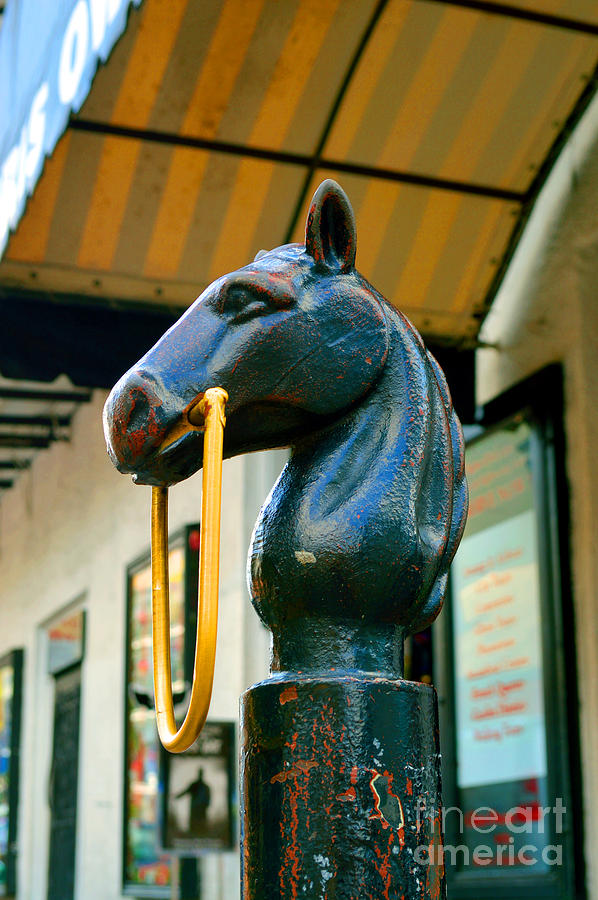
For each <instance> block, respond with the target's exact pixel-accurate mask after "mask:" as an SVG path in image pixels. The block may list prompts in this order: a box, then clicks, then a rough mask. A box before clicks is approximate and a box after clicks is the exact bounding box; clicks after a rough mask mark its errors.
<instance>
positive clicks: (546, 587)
mask: <svg viewBox="0 0 598 900" xmlns="http://www.w3.org/2000/svg"><path fill="white" fill-rule="evenodd" d="M469 432H470V434H469V437H470V440H469V441H468V443H467V451H466V472H467V480H468V484H469V491H470V498H469V517H468V521H467V526H466V528H465V532H464V535H463V540H462V542H461V545H460V547H459V549H458V551H457V553H456V555H455V559H454V561H453V564H452V567H451V574H450V591H449V595H448V598H447V604H446V610H445V611H444V612H443V614H442V616H440V617H439V620H438V622H437V623H436V624H435V625H434V629H435V630H434V648H435V658H434V662H435V681H436V684H437V686H438V689H439V699H440V718H441V723H440V724H441V750H442V756H443V800H444V810H443V825H444V832H445V843H444V858H443V861H444V864H445V867H446V870H447V878H448V885H449V894H450V896H451V897H452V898H453V900H484V898H488V900H499V898H509V900H523V898H527V897H530V896H535V897H536V896H537V897H544V898H555V900H556V898H558V900H573V898H574V897H576V896H577V894H576V888H575V880H576V878H577V877H580V878H581V874H580V873H581V863H580V859H579V854H578V851H577V847H578V846H582V844H583V840H582V835H581V832H580V822H581V821H582V816H581V814H580V809H581V792H580V790H579V782H578V780H577V781H576V770H577V769H578V768H579V766H578V763H577V764H576V760H578V759H579V747H578V739H577V734H578V723H577V720H576V707H577V703H576V690H577V687H576V678H575V646H574V642H573V634H574V632H573V628H572V609H573V603H572V597H571V584H570V579H569V575H568V552H569V547H568V524H567V522H568V505H567V486H566V485H567V483H566V478H565V475H564V460H565V447H564V440H563V433H562V383H561V375H560V370H559V369H558V368H557V367H552V368H550V369H548V370H546V371H545V372H542V373H539V374H538V375H536V376H534V377H533V378H531V379H529V380H528V381H527V382H523V383H522V384H521V385H518V386H517V387H516V388H514V389H512V390H511V391H509V392H507V393H505V394H504V395H502V396H501V397H499V398H497V399H496V400H495V401H493V403H492V404H489V406H488V407H486V408H485V409H484V410H482V411H481V416H480V424H479V425H476V426H473V427H472V428H471V429H469Z"/></svg>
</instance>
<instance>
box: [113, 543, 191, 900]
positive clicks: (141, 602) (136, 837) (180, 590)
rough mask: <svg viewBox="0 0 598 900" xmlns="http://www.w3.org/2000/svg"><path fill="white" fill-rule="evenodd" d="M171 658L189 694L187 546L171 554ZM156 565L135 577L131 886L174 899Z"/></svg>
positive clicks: (176, 688)
mask: <svg viewBox="0 0 598 900" xmlns="http://www.w3.org/2000/svg"><path fill="white" fill-rule="evenodd" d="M168 558H169V579H170V622H171V626H170V653H171V666H172V682H173V692H174V694H175V696H176V695H177V694H179V695H182V694H183V693H184V687H185V682H184V645H185V544H184V541H182V540H181V541H180V542H179V544H178V545H176V546H174V547H172V548H171V549H170V552H169V557H168ZM151 590H152V586H151V566H150V563H149V561H148V562H147V563H145V564H143V565H142V566H140V567H138V568H137V569H136V570H134V571H133V572H132V574H130V576H129V671H128V684H129V690H128V692H127V748H126V753H127V757H126V758H127V773H126V776H127V777H126V791H127V795H126V824H125V866H124V868H125V887H126V888H130V887H132V886H135V891H136V896H143V891H142V888H143V887H146V888H148V890H149V891H151V896H156V888H159V887H164V888H165V892H164V896H165V897H166V896H170V893H169V889H168V885H169V884H170V855H169V854H167V853H164V852H163V851H162V850H160V849H159V844H160V839H159V827H158V819H159V810H158V788H159V767H160V766H159V760H160V754H159V746H158V734H157V730H156V723H155V713H154V704H153V695H154V688H153V668H152V607H151Z"/></svg>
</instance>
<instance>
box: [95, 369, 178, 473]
mask: <svg viewBox="0 0 598 900" xmlns="http://www.w3.org/2000/svg"><path fill="white" fill-rule="evenodd" d="M155 388H156V386H155V385H154V383H153V382H152V381H151V380H150V379H146V378H144V377H143V376H142V375H141V374H140V373H138V372H132V373H130V374H127V375H126V376H124V377H123V378H122V379H121V380H120V381H119V382H118V384H117V385H115V387H114V388H113V389H112V391H111V393H110V396H109V397H108V400H107V401H106V406H105V411H104V429H105V435H106V442H107V444H108V450H109V453H110V456H111V457H112V459H113V461H114V463H115V464H116V465H117V467H118V468H119V469H121V471H122V470H126V471H136V469H137V468H138V466H139V464H140V462H141V461H142V460H143V459H144V458H146V457H147V456H148V455H149V454H151V453H152V452H153V451H154V450H155V448H156V447H157V446H158V445H159V444H160V442H161V441H162V439H163V437H164V434H165V433H166V431H167V423H166V421H165V419H166V416H165V413H164V408H163V403H162V400H161V398H160V397H159V395H158V393H157V390H156V389H155Z"/></svg>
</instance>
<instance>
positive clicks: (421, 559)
mask: <svg viewBox="0 0 598 900" xmlns="http://www.w3.org/2000/svg"><path fill="white" fill-rule="evenodd" d="M355 250H356V233H355V221H354V217H353V212H352V210H351V206H350V204H349V201H348V199H347V197H346V195H345V194H344V192H343V191H342V189H341V188H340V187H339V186H338V185H337V184H336V183H335V182H333V181H330V180H328V181H325V182H323V183H322V184H321V185H320V187H319V188H318V190H317V191H316V193H315V195H314V198H313V201H312V205H311V208H310V211H309V214H308V218H307V223H306V238H305V245H299V244H288V245H285V246H283V247H278V248H276V249H275V250H271V251H270V252H266V253H259V254H258V256H257V257H256V259H255V260H254V262H253V263H251V264H250V265H248V266H245V267H244V268H243V269H240V270H238V271H237V272H233V273H232V274H230V275H226V276H224V277H223V278H220V279H218V280H217V281H215V282H214V283H213V284H212V285H210V286H209V287H208V288H207V289H206V290H205V291H204V293H203V294H202V295H201V296H200V297H199V299H198V300H197V301H196V303H195V304H194V305H193V306H192V307H190V309H189V310H188V311H187V312H186V313H185V315H184V316H183V317H182V318H181V319H180V320H179V322H178V323H177V324H176V325H174V326H173V328H171V329H170V331H168V332H167V333H166V334H165V335H164V336H163V338H161V340H160V341H159V342H158V343H157V344H156V345H155V346H154V347H153V348H152V349H151V350H150V351H149V352H148V353H147V354H146V355H145V356H144V357H143V358H142V359H141V360H140V361H139V363H137V365H136V366H134V367H133V368H132V369H131V370H130V371H129V372H128V373H127V374H126V375H125V376H124V377H123V378H122V379H121V381H119V382H118V384H117V385H116V386H115V388H114V389H113V391H112V393H111V395H110V397H109V398H108V401H107V404H106V409H105V426H106V437H107V443H108V450H109V453H110V455H111V457H112V460H113V462H114V463H115V465H116V466H117V468H118V469H119V470H120V471H121V472H128V473H133V474H134V480H136V481H137V482H138V483H142V484H173V483H175V482H177V481H180V480H182V479H184V478H186V477H187V476H189V475H190V474H192V472H194V471H195V470H196V469H198V468H199V467H200V466H201V464H202V437H201V435H200V434H198V433H197V432H195V433H194V432H191V433H187V434H185V435H184V436H182V437H181V438H180V439H179V440H178V441H176V442H175V443H174V444H170V445H169V446H168V447H167V449H166V450H161V449H160V447H161V444H162V443H163V441H164V438H165V436H166V434H167V433H168V432H169V431H171V429H172V428H173V427H174V426H176V424H177V423H178V422H180V421H181V419H182V417H184V415H185V412H186V410H187V409H188V408H190V406H192V404H193V402H194V400H195V399H196V397H197V395H198V394H201V393H202V392H203V391H205V390H206V389H207V388H208V387H211V386H213V385H220V386H221V387H223V388H225V389H226V391H227V392H228V394H229V402H228V404H227V427H226V430H225V442H224V452H225V456H227V457H230V456H235V455H237V454H239V453H244V452H248V451H250V450H257V449H265V448H272V447H280V446H290V447H291V457H290V460H289V463H288V464H287V466H286V467H285V469H284V471H283V473H282V475H281V477H280V479H279V480H278V482H277V484H276V486H275V488H274V490H273V492H272V493H271V495H270V497H269V498H268V500H267V502H266V504H265V506H264V507H263V509H262V511H261V513H260V516H259V518H258V522H257V525H256V529H255V532H254V537H253V543H252V547H251V549H250V576H249V582H250V591H251V596H252V600H253V604H254V606H255V608H256V610H257V612H258V614H259V616H260V617H261V618H262V620H263V621H264V623H265V624H266V625H267V626H268V627H269V628H270V629H271V631H272V635H273V656H272V677H271V678H270V679H268V680H267V681H265V682H263V683H262V684H260V685H257V686H255V687H254V688H252V689H251V690H250V691H249V692H248V694H246V695H245V697H244V700H243V709H242V715H243V732H244V737H243V750H242V771H243V785H242V787H243V796H244V803H245V816H246V817H245V822H244V831H243V833H244V886H243V896H244V898H245V900H263V898H264V897H266V896H275V895H276V896H280V897H284V898H289V900H294V898H296V897H299V896H308V895H309V896H313V897H322V898H328V897H329V898H333V897H334V898H335V900H353V898H357V897H359V898H372V900H373V898H399V897H404V898H416V897H417V898H437V897H442V896H444V877H443V872H442V867H441V866H440V867H436V868H435V867H431V866H429V865H428V864H427V863H426V864H420V863H418V862H417V859H416V855H417V850H418V848H419V847H420V846H422V845H425V846H426V847H427V846H428V844H435V845H437V844H438V843H439V842H440V839H441V838H440V827H439V820H438V815H437V814H438V811H439V804H440V792H439V775H438V771H439V770H438V738H437V728H436V712H435V694H434V691H433V689H432V688H429V687H427V686H424V685H413V684H410V683H407V682H404V681H403V680H402V641H403V638H404V637H405V635H406V634H408V633H411V632H415V631H418V630H420V629H422V628H424V627H425V626H426V625H428V624H429V623H430V622H431V621H433V619H434V618H435V617H436V615H437V614H438V612H439V610H440V608H441V605H442V600H443V596H444V592H445V588H446V581H447V572H448V567H449V565H450V561H451V559H452V557H453V554H454V552H455V550H456V548H457V545H458V543H459V540H460V538H461V534H462V531H463V527H464V524H465V517H466V511H467V486H466V483H465V478H464V467H463V440H462V435H461V429H460V425H459V422H458V420H457V418H456V416H455V414H454V411H453V409H452V404H451V400H450V396H449V392H448V389H447V386H446V382H445V379H444V376H443V374H442V372H441V371H440V368H439V367H438V365H437V363H436V362H435V360H434V359H433V358H432V357H431V356H430V354H429V353H428V352H427V351H426V349H425V347H424V345H423V342H422V340H421V338H420V336H419V335H418V333H417V332H416V331H415V329H414V328H413V326H412V325H411V324H410V323H409V322H408V320H407V319H406V318H405V317H404V316H403V315H402V314H401V313H400V312H398V311H397V310H396V309H395V308H394V307H393V306H391V305H390V304H389V303H388V302H387V301H386V300H385V299H384V298H383V297H382V296H381V295H380V294H379V293H378V292H377V291H376V290H375V288H373V287H372V286H371V285H370V284H369V283H368V282H367V281H366V280H365V279H364V278H363V277H362V276H361V275H360V274H359V273H358V272H357V270H356V269H355ZM422 799H423V800H425V808H426V809H427V811H428V815H427V818H426V817H425V816H424V817H423V818H422V816H421V815H420V816H419V818H418V811H417V810H418V804H420V805H421V802H422ZM399 808H400V810H401V814H400V816H399V813H398V810H399ZM385 810H386V812H385ZM247 816H249V818H247ZM427 858H429V856H428V857H427ZM322 860H325V862H323V861H322ZM316 884H317V885H319V886H318V888H317V890H316V888H315V887H314V885H316ZM276 892H278V893H276Z"/></svg>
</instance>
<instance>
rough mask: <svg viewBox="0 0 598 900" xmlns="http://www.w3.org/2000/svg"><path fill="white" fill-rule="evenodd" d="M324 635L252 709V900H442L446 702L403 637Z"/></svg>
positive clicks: (285, 655)
mask: <svg viewBox="0 0 598 900" xmlns="http://www.w3.org/2000/svg"><path fill="white" fill-rule="evenodd" d="M319 624H321V623H319ZM331 627H332V626H331ZM312 628H313V623H309V624H307V623H304V631H305V632H307V634H306V635H304V637H306V639H305V640H302V641H297V640H293V638H292V637H291V638H290V639H287V638H285V634H284V633H280V634H277V635H275V638H274V646H275V653H274V660H273V670H272V674H271V677H270V678H268V679H266V680H265V681H263V682H261V683H260V684H257V685H255V686H254V687H252V688H251V689H250V690H249V691H247V693H246V694H245V695H244V696H243V698H242V703H241V734H242V736H243V747H242V756H241V791H242V810H243V818H242V870H243V873H242V898H243V900H266V898H268V900H270V898H274V897H280V898H284V900H295V898H298V897H310V898H328V897H330V898H332V897H334V898H335V900H382V898H384V900H395V898H396V900H399V898H401V900H411V898H413V900H415V898H418V900H420V898H422V900H423V898H426V900H428V898H429V900H437V898H442V897H444V896H445V882H444V869H443V866H442V850H441V846H440V844H441V823H440V802H441V799H440V757H439V747H438V727H437V721H438V718H437V705H436V693H435V691H434V689H433V688H432V687H431V686H429V685H424V684H419V683H412V682H407V681H404V680H403V679H402V677H401V675H402V671H401V669H402V659H400V658H399V656H400V654H399V648H402V634H401V633H400V630H399V629H397V628H396V627H394V626H392V625H386V626H380V627H379V628H377V629H365V628H364V629H359V628H345V629H343V627H342V626H339V624H338V623H336V624H335V625H334V626H333V628H332V630H329V629H328V628H326V625H324V626H323V627H322V628H321V630H320V629H318V628H316V629H313V630H312ZM360 632H361V633H360ZM295 637H296V636H295ZM314 651H315V652H314ZM401 655H402V653H401ZM356 665H359V666H363V667H364V668H356ZM324 666H326V668H324Z"/></svg>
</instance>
